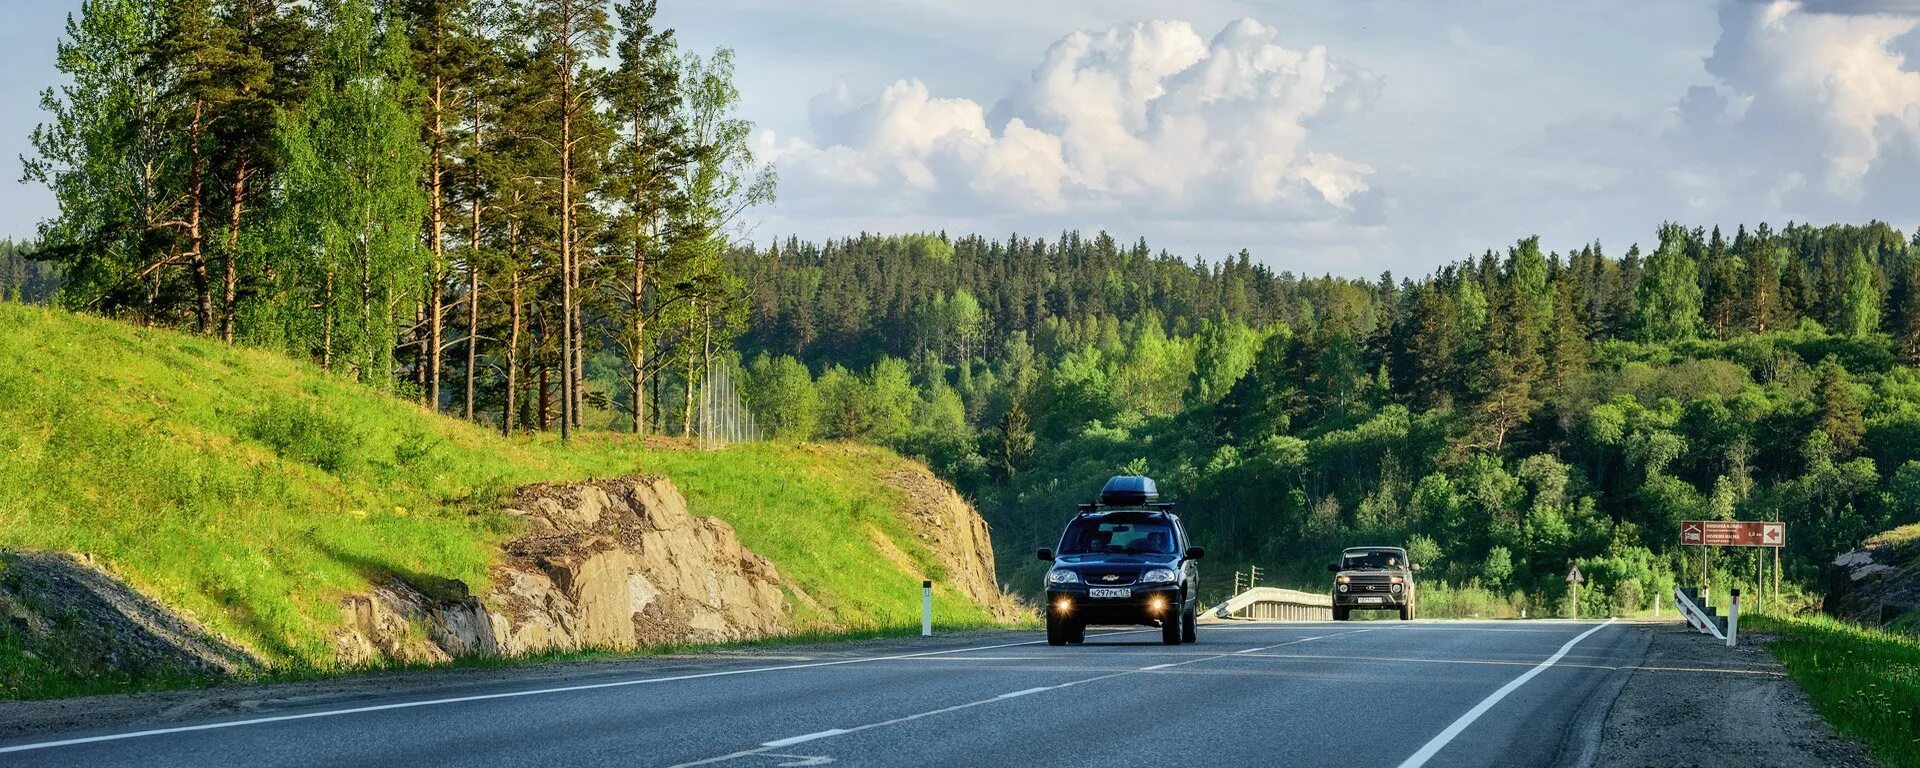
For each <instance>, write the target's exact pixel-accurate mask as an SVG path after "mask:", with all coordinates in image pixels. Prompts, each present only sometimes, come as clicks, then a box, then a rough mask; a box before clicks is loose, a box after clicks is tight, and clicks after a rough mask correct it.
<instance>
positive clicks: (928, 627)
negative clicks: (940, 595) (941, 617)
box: [920, 579, 933, 637]
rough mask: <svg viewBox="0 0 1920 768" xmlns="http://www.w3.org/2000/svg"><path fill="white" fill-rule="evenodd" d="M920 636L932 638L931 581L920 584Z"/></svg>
mask: <svg viewBox="0 0 1920 768" xmlns="http://www.w3.org/2000/svg"><path fill="white" fill-rule="evenodd" d="M920 636H921V637H933V580H932V579H927V580H925V581H922V582H920Z"/></svg>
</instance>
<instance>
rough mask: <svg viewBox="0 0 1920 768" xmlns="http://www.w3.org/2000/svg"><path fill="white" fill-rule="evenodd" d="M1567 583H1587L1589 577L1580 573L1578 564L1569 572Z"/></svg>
mask: <svg viewBox="0 0 1920 768" xmlns="http://www.w3.org/2000/svg"><path fill="white" fill-rule="evenodd" d="M1567 583H1568V584H1585V583H1587V577H1585V576H1582V575H1580V566H1577V565H1576V566H1574V567H1573V570H1571V571H1568V572H1567Z"/></svg>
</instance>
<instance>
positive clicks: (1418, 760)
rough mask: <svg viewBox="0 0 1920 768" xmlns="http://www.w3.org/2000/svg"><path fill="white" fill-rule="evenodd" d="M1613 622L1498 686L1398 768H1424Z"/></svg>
mask: <svg viewBox="0 0 1920 768" xmlns="http://www.w3.org/2000/svg"><path fill="white" fill-rule="evenodd" d="M1613 622H1614V620H1613V619H1607V620H1606V621H1605V622H1604V623H1602V624H1600V625H1599V626H1597V627H1594V628H1592V629H1589V630H1587V631H1585V632H1582V633H1580V636H1579V637H1575V638H1574V639H1572V640H1568V641H1567V644H1566V645H1562V646H1560V650H1558V651H1555V652H1554V654H1553V655H1552V656H1549V657H1547V660H1546V661H1543V662H1540V663H1539V664H1538V665H1537V666H1535V667H1534V668H1533V669H1529V670H1527V671H1526V672H1523V673H1521V674H1520V676H1519V677H1516V678H1514V679H1513V680H1512V681H1511V682H1508V683H1507V684H1506V685H1503V686H1500V690H1497V691H1494V692H1493V694H1492V695H1489V696H1488V697H1486V698H1485V699H1482V700H1481V701H1480V703H1479V704H1475V705H1474V706H1473V709H1469V710H1467V713H1466V714H1464V715H1461V716H1460V719H1458V720H1455V721H1453V724H1452V725H1449V726H1447V729H1446V730H1444V731H1441V732H1440V735H1438V736H1435V737H1433V739H1432V740H1431V741H1428V742H1427V744H1426V746H1423V747H1421V748H1420V751H1418V752H1415V753H1413V756H1412V757H1409V758H1407V759H1406V760H1405V761H1404V762H1402V763H1400V768H1420V766H1423V765H1426V764H1427V761H1428V760H1432V759H1433V756H1434V755H1436V754H1438V753H1439V752H1440V750H1442V749H1444V748H1446V746H1447V745H1448V744H1450V743H1452V742H1453V739H1454V737H1456V736H1459V735H1460V732H1461V731H1464V730H1466V729H1467V726H1469V725H1473V721H1475V720H1478V719H1480V716H1481V715H1484V714H1486V713H1487V710H1489V709H1492V708H1493V705H1495V704H1498V703H1500V700H1501V699H1504V698H1506V697H1507V694H1510V693H1513V692H1514V689H1517V688H1519V687H1520V686H1522V685H1526V683H1527V681H1528V680H1532V679H1533V678H1534V677H1535V676H1536V675H1539V674H1540V673H1541V672H1545V671H1547V668H1548V667H1551V666H1553V665H1554V664H1555V663H1557V662H1559V661H1560V658H1561V657H1563V656H1566V655H1567V651H1571V650H1573V647H1574V646H1575V645H1578V644H1579V643H1580V641H1582V640H1585V639H1587V637H1588V636H1590V635H1592V634H1593V633H1595V632H1598V631H1600V630H1603V629H1606V628H1607V627H1608V626H1609V625H1611V624H1613Z"/></svg>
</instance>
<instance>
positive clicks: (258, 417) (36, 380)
mask: <svg viewBox="0 0 1920 768" xmlns="http://www.w3.org/2000/svg"><path fill="white" fill-rule="evenodd" d="M902 463H903V460H902V459H900V458H898V457H896V456H894V455H892V454H890V453H886V452H884V451H880V450H877V449H871V448H864V447H853V446H798V447H795V446H775V445H753V446H745V447H740V448H735V449H732V450H728V451H723V452H719V453H695V452H689V451H680V450H674V449H660V448H647V447H643V446H641V445H640V444H638V443H636V442H634V441H631V440H622V439H618V438H615V437H600V438H591V439H583V440H579V441H576V442H575V444H574V445H571V446H562V445H560V444H559V443H557V442H556V441H553V440H551V439H544V438H543V439H512V440H509V439H504V438H501V437H499V436H498V435H497V434H495V433H493V432H490V431H487V430H484V429H481V428H479V427H475V426H472V425H469V424H466V423H464V422H461V421H459V420H457V419H450V418H443V417H439V416H435V415H432V414H429V413H427V412H425V411H423V410H422V409H420V408H418V407H416V406H414V405H412V404H409V403H405V402H401V401H398V400H396V399H393V398H392V397H390V396H388V395H386V394H383V393H380V392H376V391H373V390H370V389H367V388H365V387H361V386H359V385H356V384H354V383H352V382H348V381H344V380H341V379H338V378H335V377H332V376H329V375H326V374H325V373H323V372H321V371H319V370H318V369H316V368H314V367H313V366H311V365H308V364H305V363H301V362H297V361H294V360H290V359H288V358H286V357H283V356H280V355H276V354H273V353H269V352H264V351H259V350H250V349H236V348H229V347H226V346H224V345H222V344H219V343H218V342H214V341H209V340H206V339H200V338H194V337H190V336H187V335H183V334H178V333H172V332H167V331H159V330H150V329H137V328H133V327H129V326H126V325H123V324H119V323H115V322H111V321H106V320H101V319H97V318H91V317H84V316H78V315H73V314H68V313H63V312H58V311H51V310H43V309H37V308H31V307H25V306H21V305H16V304H7V303H0V548H13V549H23V550H51V551H67V552H75V553H87V554H91V555H93V556H94V557H96V558H97V559H98V561H100V562H102V563H104V564H105V565H106V566H107V567H108V568H110V569H111V570H113V571H114V572H115V573H117V574H118V575H120V576H121V577H122V578H124V579H126V580H127V581H128V582H130V583H131V584H133V585H134V586H135V587H136V588H138V589H140V590H141V591H143V592H145V593H146V594H148V595H151V596H154V597H156V598H158V599H160V600H162V601H163V602H165V603H167V604H168V605H170V606H173V607H175V608H176V609H178V610H181V611H183V612H185V613H187V614H188V615H190V616H192V617H194V618H196V619H198V620H199V621H201V622H202V623H203V624H205V625H207V626H208V627H209V628H211V629H212V630H214V631H215V632H217V633H219V634H221V635H223V636H225V637H227V638H228V639H230V640H232V641H235V642H238V643H240V644H242V645H244V646H246V647H249V648H251V649H253V650H255V651H256V652H258V653H260V654H262V655H264V656H265V657H266V658H268V659H269V660H270V661H272V662H273V663H274V664H275V665H276V666H279V667H282V668H285V669H325V668H329V667H331V666H332V665H333V659H332V649H331V647H330V645H329V644H328V641H327V631H328V629H329V628H331V627H334V626H337V625H338V624H339V622H340V619H341V617H340V612H339V610H338V608H337V605H338V601H339V600H340V598H341V597H342V596H343V595H346V594H348V593H352V592H356V591H361V590H364V589H365V588H366V587H367V585H368V579H369V577H370V576H372V575H376V574H378V573H381V572H387V573H399V574H432V575H436V576H441V577H445V578H456V579H460V580H462V581H465V582H467V583H468V584H469V585H472V587H473V588H474V590H475V591H476V592H477V591H480V590H482V589H484V588H485V584H486V568H487V565H488V562H489V559H490V558H491V556H492V553H493V552H494V548H495V546H496V545H497V544H498V543H499V542H501V541H502V540H504V539H507V538H510V537H511V536H512V535H514V533H515V526H514V523H513V521H512V520H511V519H510V518H508V517H507V516H505V515H502V514H500V513H498V512H497V511H495V510H496V508H497V505H498V502H499V501H500V500H501V499H503V498H504V497H505V495H506V493H507V492H508V491H509V490H510V489H512V488H514V487H517V486H520V485H524V484H528V483H533V482H541V481H557V480H568V479H578V478H587V477H606V476H616V475H624V474H635V473H644V474H664V475H667V476H668V477H670V478H672V479H674V480H675V481H676V483H678V484H679V485H680V487H681V489H682V490H683V491H684V492H685V493H686V494H687V496H688V498H689V499H690V500H691V502H692V505H693V509H694V512H696V513H698V514H706V515H713V516H716V517H719V518H721V519H723V520H726V521H727V522H729V523H731V524H732V525H733V526H734V527H735V529H736V530H737V531H738V532H739V534H740V537H741V539H742V541H743V542H744V543H745V544H746V545H747V547H749V548H750V549H752V550H754V551H755V552H758V553H760V554H762V555H764V556H766V557H768V558H769V559H771V560H772V561H773V562H774V564H775V565H776V566H777V567H778V568H779V569H780V571H781V572H782V573H783V574H785V575H786V576H787V578H788V580H789V581H790V582H791V583H792V584H795V585H797V586H798V587H799V588H800V589H802V590H804V591H805V592H806V593H807V594H808V595H809V596H810V597H811V598H813V600H814V601H815V602H817V604H818V606H819V607H818V608H812V607H808V606H805V605H802V604H800V603H799V601H796V607H797V609H798V611H797V613H796V616H798V618H799V622H798V623H799V626H798V627H796V629H799V630H812V631H819V630H832V629H843V628H853V629H862V628H875V627H886V626H898V625H905V624H909V623H914V622H917V621H918V600H917V593H918V583H917V582H918V581H919V579H920V578H922V575H923V574H925V575H930V576H937V574H935V573H933V571H934V570H935V568H936V567H935V566H934V565H933V559H932V558H931V557H930V555H929V553H928V552H927V551H926V549H925V547H924V545H922V544H921V543H920V542H919V541H918V540H917V537H915V536H913V535H911V532H910V531H909V528H908V524H907V522H906V521H905V520H904V519H903V518H902V517H901V516H900V515H899V514H898V513H897V512H896V510H899V509H901V508H903V503H902V502H903V499H902V498H901V496H900V493H899V492H898V491H896V490H894V489H892V488H890V487H888V486H887V485H885V484H884V483H883V482H880V480H879V478H880V477H881V476H882V475H884V474H885V473H886V472H888V471H889V470H892V469H896V468H898V467H899V466H901V465H902ZM875 531H878V533H879V534H880V535H882V536H884V537H886V538H888V539H890V540H892V541H893V542H894V544H895V545H896V546H897V547H899V548H900V549H902V550H904V551H905V552H907V553H908V554H909V555H910V559H911V560H912V561H913V563H911V564H907V563H894V562H889V561H888V560H887V559H886V558H885V557H883V556H881V555H880V554H879V553H878V551H877V550H878V548H877V547H876V546H875V545H874V543H873V542H872V540H871V538H870V537H871V536H872V535H873V534H874V532H875ZM916 565H917V566H918V567H917V568H914V567H910V566H916ZM915 570H917V571H918V572H910V571H915ZM937 602H938V603H939V604H938V605H937V609H938V610H939V611H940V615H942V616H943V617H947V618H949V619H951V620H953V621H955V622H956V623H985V622H986V621H987V620H988V619H987V617H986V616H985V615H984V614H983V613H982V612H981V611H979V610H978V609H977V608H975V607H974V606H972V605H970V604H969V603H968V602H967V601H964V600H961V599H957V598H955V597H954V596H953V595H951V594H942V595H939V596H938V599H937ZM10 672H11V674H9V673H10ZM43 673H44V670H39V671H36V670H34V669H33V665H32V663H31V660H23V659H21V658H19V655H18V654H17V653H14V654H13V657H12V658H11V659H9V658H8V652H7V651H6V647H5V645H4V644H0V696H4V695H6V693H7V689H8V688H12V689H14V692H15V693H16V694H18V693H24V692H26V691H25V690H24V688H26V687H30V686H31V685H32V684H33V682H34V681H33V680H32V679H30V678H31V677H32V676H33V675H36V674H43ZM9 678H11V679H9Z"/></svg>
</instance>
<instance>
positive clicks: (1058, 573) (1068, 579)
mask: <svg viewBox="0 0 1920 768" xmlns="http://www.w3.org/2000/svg"><path fill="white" fill-rule="evenodd" d="M1047 583H1048V584H1078V583H1080V574H1077V573H1074V572H1073V571H1062V570H1057V569H1056V570H1052V571H1047Z"/></svg>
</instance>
